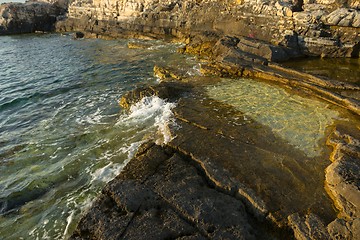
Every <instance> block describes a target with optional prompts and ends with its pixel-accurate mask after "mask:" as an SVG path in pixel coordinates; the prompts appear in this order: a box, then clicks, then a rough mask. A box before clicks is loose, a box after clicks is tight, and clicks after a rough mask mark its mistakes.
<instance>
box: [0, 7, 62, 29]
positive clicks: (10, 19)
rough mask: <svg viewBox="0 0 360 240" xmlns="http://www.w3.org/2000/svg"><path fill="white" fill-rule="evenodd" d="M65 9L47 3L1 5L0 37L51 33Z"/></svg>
mask: <svg viewBox="0 0 360 240" xmlns="http://www.w3.org/2000/svg"><path fill="white" fill-rule="evenodd" d="M63 13H64V8H62V6H60V5H57V4H54V5H53V4H50V3H47V2H27V3H7V4H2V5H0V35H5V34H19V33H32V32H36V31H42V32H50V31H53V30H54V28H55V27H54V25H55V22H56V20H57V16H59V15H61V14H63Z"/></svg>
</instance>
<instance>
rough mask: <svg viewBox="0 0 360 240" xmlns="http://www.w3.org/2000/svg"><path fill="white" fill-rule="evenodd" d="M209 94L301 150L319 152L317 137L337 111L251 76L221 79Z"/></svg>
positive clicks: (327, 105)
mask: <svg viewBox="0 0 360 240" xmlns="http://www.w3.org/2000/svg"><path fill="white" fill-rule="evenodd" d="M207 92H208V94H209V96H210V97H211V98H213V99H215V100H218V101H221V102H225V103H227V104H230V105H232V106H234V107H235V108H236V109H238V110H239V111H241V112H243V113H244V114H245V116H248V117H249V118H252V119H254V120H255V121H257V122H259V123H261V124H263V125H266V126H268V127H270V128H271V129H272V131H273V133H274V134H275V135H277V136H278V137H280V138H282V139H284V140H285V141H286V142H288V143H289V144H290V145H292V146H294V147H295V148H297V149H299V150H301V151H303V152H304V153H305V154H306V155H307V156H308V157H316V156H320V155H321V153H322V149H323V147H322V146H321V145H320V141H321V140H322V139H323V138H324V137H325V131H326V128H327V127H328V126H331V125H332V124H333V123H334V121H335V119H337V118H338V116H339V113H338V112H337V111H334V110H332V109H329V104H327V103H325V102H322V101H320V100H316V99H309V98H304V97H301V96H299V95H294V94H290V93H288V92H287V91H286V90H285V89H282V88H280V87H277V86H274V85H269V84H267V83H264V82H260V81H253V80H250V79H238V80H233V79H232V80H230V79H223V80H222V81H221V82H220V83H218V84H216V85H213V86H208V87H207Z"/></svg>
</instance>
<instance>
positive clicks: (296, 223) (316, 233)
mask: <svg viewBox="0 0 360 240" xmlns="http://www.w3.org/2000/svg"><path fill="white" fill-rule="evenodd" d="M288 219H289V224H290V226H291V227H292V229H293V230H294V235H295V237H296V239H298V240H308V239H309V240H310V239H311V240H318V239H329V233H328V231H327V229H326V226H325V225H324V223H323V222H322V221H321V220H320V219H319V218H318V217H317V216H316V215H315V214H311V213H310V214H308V215H306V216H302V217H301V216H300V215H299V214H298V213H295V214H292V215H290V216H289V218H288Z"/></svg>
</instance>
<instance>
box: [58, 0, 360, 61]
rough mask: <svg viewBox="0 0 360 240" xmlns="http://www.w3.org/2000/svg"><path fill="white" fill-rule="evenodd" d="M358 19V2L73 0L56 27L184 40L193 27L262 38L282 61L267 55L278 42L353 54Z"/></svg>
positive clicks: (326, 53) (319, 52)
mask: <svg viewBox="0 0 360 240" xmlns="http://www.w3.org/2000/svg"><path fill="white" fill-rule="evenodd" d="M358 18H359V10H358V2H357V1H349V2H346V1H338V0H332V1H305V2H303V1H268V0H261V1H251V0H244V1H238V0H236V1H235V0H227V1H208V0H200V1H195V0H186V1H179V0H172V1H165V0H160V1H153V0H110V1H100V0H92V1H84V0H76V1H74V2H73V3H72V4H71V6H70V8H69V14H68V20H67V21H65V22H59V23H58V24H57V28H58V30H60V31H73V30H80V31H81V30H86V31H88V32H89V33H90V36H95V37H96V36H101V35H108V36H112V37H119V36H122V37H124V36H130V37H141V36H142V37H144V36H146V37H164V36H173V37H176V38H180V39H182V40H183V41H186V39H189V38H191V36H192V35H196V33H197V32H200V33H204V32H216V33H217V34H218V35H219V36H225V35H228V36H235V37H238V38H239V37H248V38H250V39H253V40H260V41H263V44H265V45H266V44H267V45H268V47H267V48H269V50H266V49H265V51H270V52H271V54H270V55H269V53H268V54H267V55H268V56H267V57H268V58H269V59H271V60H272V61H284V60H286V59H287V57H281V58H278V57H272V55H273V54H272V53H274V52H276V51H278V50H277V47H278V46H280V47H285V48H290V49H292V50H293V51H300V52H301V53H302V54H304V55H310V56H323V57H358V56H359V41H360V35H359V21H358V20H359V19H358ZM247 45H248V44H247ZM265 45H263V46H265ZM271 45H274V46H271ZM251 48H252V52H254V51H255V49H254V46H252V47H251ZM274 49H275V50H274ZM261 50H263V49H262V48H259V49H258V50H257V51H255V52H259V51H260V52H262V51H261ZM279 55H284V53H279V52H277V53H276V54H275V56H279ZM290 57H294V56H290Z"/></svg>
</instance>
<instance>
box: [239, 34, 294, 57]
mask: <svg viewBox="0 0 360 240" xmlns="http://www.w3.org/2000/svg"><path fill="white" fill-rule="evenodd" d="M237 47H238V48H239V49H240V50H242V51H244V52H248V53H252V54H255V55H258V56H261V57H263V58H265V59H267V60H269V61H273V62H283V61H286V60H288V59H289V55H288V54H287V53H286V51H285V50H284V49H283V48H282V47H279V46H274V45H271V44H267V43H264V42H260V41H256V40H255V41H254V40H252V39H248V38H245V37H243V38H240V41H239V43H238V44H237Z"/></svg>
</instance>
